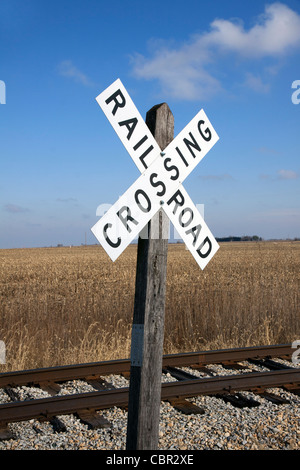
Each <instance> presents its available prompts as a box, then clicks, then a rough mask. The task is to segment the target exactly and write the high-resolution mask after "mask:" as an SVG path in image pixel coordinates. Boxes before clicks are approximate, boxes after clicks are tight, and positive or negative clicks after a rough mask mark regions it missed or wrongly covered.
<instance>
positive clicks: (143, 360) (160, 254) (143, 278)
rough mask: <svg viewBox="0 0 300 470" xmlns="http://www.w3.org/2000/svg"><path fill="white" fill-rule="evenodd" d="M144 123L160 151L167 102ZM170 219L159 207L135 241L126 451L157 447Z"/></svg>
mask: <svg viewBox="0 0 300 470" xmlns="http://www.w3.org/2000/svg"><path fill="white" fill-rule="evenodd" d="M146 124H147V125H148V127H149V129H150V131H151V132H152V134H153V136H154V137H155V140H156V141H157V143H158V145H159V146H160V148H161V149H165V148H166V147H167V145H168V144H169V143H170V142H171V141H172V140H173V137H174V118H173V115H172V113H171V111H170V109H169V107H168V105H167V104H166V103H163V104H161V105H157V106H154V107H153V108H152V109H150V111H148V113H147V115H146ZM168 232H169V218H168V217H167V215H166V214H165V212H164V211H163V210H162V209H161V210H159V211H158V212H157V213H156V214H155V216H154V217H153V218H152V219H151V221H150V222H149V225H148V237H147V238H146V239H143V238H141V237H140V238H139V240H138V255H137V268H136V286H135V302H134V314H133V324H132V340H131V369H130V387H129V404H128V425H127V442H126V447H127V449H128V450H151V449H156V448H157V444H158V432H159V414H160V401H161V399H160V397H161V373H162V354H163V341H164V316H165V293H166V275H167V253H168Z"/></svg>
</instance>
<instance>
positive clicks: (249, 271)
mask: <svg viewBox="0 0 300 470" xmlns="http://www.w3.org/2000/svg"><path fill="white" fill-rule="evenodd" d="M0 266H1V271H0V299H1V304H0V340H1V341H3V342H4V343H5V347H6V364H5V365H1V366H0V371H1V372H4V371H8V370H17V369H26V368H37V367H46V366H54V365H63V364H70V363H79V362H89V361H98V360H108V359H114V358H125V357H129V354H130V340H131V324H132V315H133V302H134V290H135V268H136V245H131V246H129V247H128V248H127V249H126V251H125V252H124V253H123V254H122V255H121V256H120V258H119V259H118V260H117V261H116V262H115V263H112V262H111V260H110V259H109V258H108V256H107V255H106V253H105V252H104V251H103V249H102V248H101V247H100V246H81V247H56V248H33V249H14V250H0ZM299 288H300V242H297V241H290V242H289V241H286V242H284V241H282V242H271V241H270V242H236V243H234V242H232V243H222V244H221V248H220V250H219V251H218V252H217V254H216V255H215V256H214V258H213V260H212V261H211V262H210V263H209V265H208V266H207V267H206V268H205V270H204V271H201V270H200V268H199V267H198V265H197V264H196V263H195V261H194V260H193V258H192V256H191V254H190V253H189V251H187V250H186V249H185V246H184V245H183V244H170V245H169V250H168V272H167V298H166V315H165V344H164V353H173V352H179V351H181V352H182V351H192V350H200V349H219V348H229V347H244V346H254V345H263V344H264V345H266V344H278V343H289V342H292V341H294V340H297V339H300V309H299V305H300V302H299V301H300V294H299V292H300V289H299Z"/></svg>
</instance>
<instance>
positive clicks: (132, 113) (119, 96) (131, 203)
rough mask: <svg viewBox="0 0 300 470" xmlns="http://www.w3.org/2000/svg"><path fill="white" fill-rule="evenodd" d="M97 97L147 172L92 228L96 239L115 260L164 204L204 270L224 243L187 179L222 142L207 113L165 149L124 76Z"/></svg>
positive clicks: (144, 172)
mask: <svg viewBox="0 0 300 470" xmlns="http://www.w3.org/2000/svg"><path fill="white" fill-rule="evenodd" d="M96 100H97V102H98V104H99V105H100V107H101V108H102V110H103V112H104V114H105V115H106V117H107V118H108V120H109V122H110V123H111V125H112V127H113V128H114V130H115V131H116V133H117V135H118V136H119V138H120V140H121V142H122V143H123V144H124V146H125V148H126V149H127V151H128V153H129V155H130V156H131V158H132V159H133V161H134V162H135V164H136V166H137V167H138V169H139V170H140V171H141V175H140V176H139V177H138V178H137V180H136V181H135V182H134V183H133V184H132V185H131V186H130V187H129V189H128V190H127V191H126V192H125V193H124V194H123V195H122V196H121V197H120V198H119V199H118V201H117V202H116V203H115V204H114V205H113V206H112V207H111V208H110V209H109V210H108V211H107V212H106V213H105V214H104V215H103V216H102V217H101V219H100V220H99V221H98V222H97V223H96V224H95V225H94V226H93V227H92V229H91V230H92V232H93V233H94V235H95V237H96V238H97V239H98V241H99V242H100V243H101V245H102V246H103V248H104V249H105V251H106V252H107V254H108V255H109V257H110V258H111V259H112V261H115V260H116V259H117V258H118V256H119V255H120V254H121V253H122V252H123V251H124V250H125V248H126V247H127V246H128V245H129V244H130V243H131V242H132V241H133V240H134V239H135V238H136V236H137V235H138V234H139V233H140V232H141V231H142V229H143V228H144V227H145V226H146V224H147V223H148V222H149V221H150V219H151V218H152V217H153V216H154V214H155V213H156V212H157V211H158V210H159V209H161V208H162V209H163V210H164V211H165V213H166V214H167V216H168V217H169V219H170V220H171V222H172V223H173V225H174V227H175V229H176V230H177V232H178V233H179V235H180V237H181V238H182V240H183V241H184V242H185V244H186V246H187V248H188V249H189V250H190V252H191V253H192V255H193V257H194V258H195V260H196V262H197V263H198V264H199V266H200V268H201V269H204V268H205V266H206V265H207V263H208V262H209V261H210V260H211V258H212V257H213V256H214V254H215V253H216V252H217V250H218V249H219V245H218V243H217V242H216V240H215V238H214V236H213V235H212V233H211V232H210V230H209V228H208V227H207V225H206V223H205V221H204V220H203V217H202V216H201V215H200V213H199V211H198V210H197V208H196V206H195V205H194V203H193V201H192V200H191V198H190V197H189V195H188V194H187V192H186V190H185V189H184V187H183V185H182V183H183V181H184V180H185V178H186V177H187V176H188V175H189V174H190V172H191V171H192V170H193V169H194V168H195V167H196V165H197V164H198V163H199V162H200V161H201V160H202V158H203V157H204V156H205V155H206V154H207V153H208V151H209V150H210V149H211V148H212V147H213V146H214V145H215V143H216V142H217V141H218V140H219V137H218V135H217V133H216V131H215V130H214V128H213V127H212V125H211V123H210V121H209V119H208V117H207V116H206V114H205V112H204V111H203V110H201V111H200V112H199V113H198V114H197V115H196V116H195V117H194V118H193V119H192V121H190V123H189V124H188V125H187V126H186V127H185V128H184V129H183V130H182V131H181V132H180V133H179V134H178V136H177V137H176V138H175V139H174V140H173V141H172V142H171V143H170V144H169V145H168V146H167V147H166V148H165V149H160V148H159V146H158V144H157V142H156V140H155V138H154V137H153V135H152V133H151V132H150V130H149V128H148V126H147V125H146V123H145V121H144V120H143V119H142V117H141V115H140V113H139V112H138V110H137V109H136V107H135V105H134V103H133V101H132V100H131V98H130V96H129V94H128V93H127V91H126V89H125V87H124V86H123V84H122V82H121V80H120V79H117V80H116V81H115V82H114V83H112V85H110V86H109V87H108V88H107V89H106V90H104V91H103V92H102V93H101V94H100V95H99V96H98V97H97V98H96ZM162 150H163V151H162Z"/></svg>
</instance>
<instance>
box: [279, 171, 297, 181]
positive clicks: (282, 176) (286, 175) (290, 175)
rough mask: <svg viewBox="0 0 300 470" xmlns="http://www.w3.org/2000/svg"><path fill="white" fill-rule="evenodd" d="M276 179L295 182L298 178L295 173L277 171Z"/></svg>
mask: <svg viewBox="0 0 300 470" xmlns="http://www.w3.org/2000/svg"><path fill="white" fill-rule="evenodd" d="M278 177H279V179H281V180H295V179H297V178H299V175H298V173H296V171H292V170H279V171H278Z"/></svg>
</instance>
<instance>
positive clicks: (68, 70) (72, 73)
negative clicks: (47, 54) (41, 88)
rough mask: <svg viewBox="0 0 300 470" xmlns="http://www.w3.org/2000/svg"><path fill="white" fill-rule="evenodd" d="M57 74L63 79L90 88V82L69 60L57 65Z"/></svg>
mask: <svg viewBox="0 0 300 470" xmlns="http://www.w3.org/2000/svg"><path fill="white" fill-rule="evenodd" d="M58 73H59V74H60V75H62V76H63V77H68V78H72V79H73V80H74V81H75V82H77V83H80V84H82V85H85V86H92V85H93V83H92V81H91V80H90V79H89V78H88V77H87V75H85V74H84V73H83V72H81V71H80V70H79V69H78V68H77V67H76V66H75V65H74V64H73V62H72V61H71V60H64V61H62V62H61V63H60V64H59V65H58Z"/></svg>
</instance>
